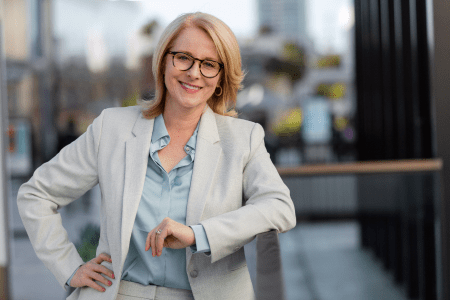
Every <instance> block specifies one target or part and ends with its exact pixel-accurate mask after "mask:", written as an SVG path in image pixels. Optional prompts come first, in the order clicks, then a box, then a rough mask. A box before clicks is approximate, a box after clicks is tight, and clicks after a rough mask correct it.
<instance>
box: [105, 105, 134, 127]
mask: <svg viewBox="0 0 450 301" xmlns="http://www.w3.org/2000/svg"><path fill="white" fill-rule="evenodd" d="M140 114H141V106H132V107H114V108H108V109H105V110H103V112H102V115H103V119H104V120H105V119H106V120H110V119H112V120H115V122H119V123H126V122H130V121H136V118H137V117H139V115H140Z"/></svg>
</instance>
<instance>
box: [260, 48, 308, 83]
mask: <svg viewBox="0 0 450 301" xmlns="http://www.w3.org/2000/svg"><path fill="white" fill-rule="evenodd" d="M265 69H266V70H267V71H268V72H269V73H273V74H280V75H287V76H288V77H289V78H290V80H291V83H292V84H294V83H295V82H296V81H298V80H300V79H301V78H302V76H303V74H304V72H305V52H304V51H303V49H302V48H301V47H300V46H298V45H297V44H294V43H292V42H287V43H286V44H284V46H283V52H282V54H281V58H278V57H271V58H270V59H269V60H268V61H267V62H266V64H265Z"/></svg>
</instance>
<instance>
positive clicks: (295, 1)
mask: <svg viewBox="0 0 450 301" xmlns="http://www.w3.org/2000/svg"><path fill="white" fill-rule="evenodd" d="M258 21H259V27H260V28H261V29H263V30H268V31H272V32H274V33H277V34H283V35H285V36H288V37H290V38H298V37H301V38H304V37H306V0H259V1H258Z"/></svg>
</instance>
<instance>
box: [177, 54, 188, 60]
mask: <svg viewBox="0 0 450 301" xmlns="http://www.w3.org/2000/svg"><path fill="white" fill-rule="evenodd" d="M177 60H180V61H190V60H191V58H190V57H189V56H188V55H186V54H184V53H178V54H177Z"/></svg>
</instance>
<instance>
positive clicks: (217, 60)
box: [171, 50, 223, 64]
mask: <svg viewBox="0 0 450 301" xmlns="http://www.w3.org/2000/svg"><path fill="white" fill-rule="evenodd" d="M171 51H174V50H171ZM175 52H183V53H186V54H189V55H190V56H192V57H194V55H193V54H192V53H191V52H189V51H184V50H180V51H175ZM202 60H208V61H214V62H218V63H221V62H220V59H214V58H211V57H206V58H204V59H202ZM221 64H223V63H221Z"/></svg>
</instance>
